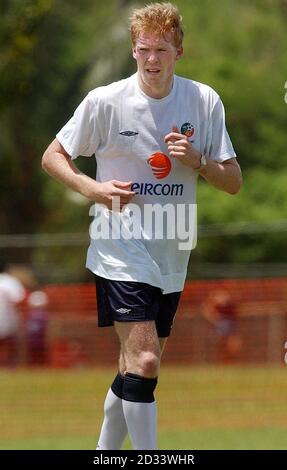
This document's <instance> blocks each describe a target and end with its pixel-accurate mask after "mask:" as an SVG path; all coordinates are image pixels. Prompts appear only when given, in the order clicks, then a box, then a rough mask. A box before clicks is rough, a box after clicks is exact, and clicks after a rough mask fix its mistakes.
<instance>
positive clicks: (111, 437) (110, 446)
mask: <svg viewBox="0 0 287 470" xmlns="http://www.w3.org/2000/svg"><path fill="white" fill-rule="evenodd" d="M104 412H105V417H104V422H103V425H102V429H101V433H100V437H99V442H98V445H97V450H119V449H120V448H121V447H122V445H123V442H124V440H125V437H126V435H127V432H128V430H127V425H126V421H125V417H124V413H123V403H122V400H121V398H119V397H117V396H116V395H115V394H114V392H113V391H112V390H111V389H109V391H108V393H107V396H106V399H105V404H104Z"/></svg>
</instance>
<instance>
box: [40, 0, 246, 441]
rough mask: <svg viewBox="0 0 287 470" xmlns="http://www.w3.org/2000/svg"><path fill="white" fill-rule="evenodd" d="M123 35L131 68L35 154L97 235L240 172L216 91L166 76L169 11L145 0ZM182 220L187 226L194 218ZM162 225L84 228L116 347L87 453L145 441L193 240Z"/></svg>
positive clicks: (175, 17)
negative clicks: (72, 194) (88, 205)
mask: <svg viewBox="0 0 287 470" xmlns="http://www.w3.org/2000/svg"><path fill="white" fill-rule="evenodd" d="M130 32H131V39H132V54H133V57H134V59H135V60H136V63H137V73H135V74H133V75H132V76H130V77H128V78H127V79H124V80H121V81H118V82H116V83H112V84H110V85H108V86H102V87H99V88H97V89H95V90H92V91H91V92H90V93H89V94H88V95H87V96H86V98H85V99H84V100H83V101H82V103H81V104H80V105H79V106H78V108H77V109H76V111H75V113H74V115H73V117H72V118H71V119H70V120H69V121H68V123H67V124H66V125H65V126H64V127H63V128H62V129H61V130H60V132H58V133H57V135H56V138H55V139H54V140H53V142H52V143H51V144H50V145H49V147H48V148H47V150H46V151H45V153H44V155H43V158H42V166H43V168H44V170H45V171H47V172H48V173H49V174H50V175H51V176H53V177H54V178H56V179H57V180H58V181H60V182H62V183H64V184H65V185H66V186H67V187H69V188H70V189H73V190H74V191H77V192H79V193H80V194H82V195H83V196H85V197H87V198H88V199H89V200H91V201H93V202H95V203H96V204H95V205H94V209H95V211H97V215H100V219H101V220H102V221H103V223H102V226H101V227H100V230H102V232H103V230H104V228H105V227H110V226H111V225H112V223H113V220H119V219H120V221H121V222H122V226H128V227H130V226H131V225H134V226H136V227H138V228H139V231H140V232H141V233H143V234H144V235H145V230H144V228H145V222H143V220H142V217H143V216H144V209H145V208H146V207H147V206H148V205H151V206H152V207H154V206H155V205H156V204H159V205H160V206H161V207H166V205H167V204H169V205H171V206H172V208H178V206H181V208H182V207H183V208H184V210H185V209H187V208H189V209H190V208H194V205H195V202H196V182H197V179H198V176H199V175H200V176H202V177H203V178H204V179H205V180H206V181H207V182H208V183H210V184H211V185H213V186H214V187H216V188H217V189H220V190H222V191H225V192H227V193H229V194H236V193H237V192H238V191H239V189H240V186H241V171H240V167H239V165H238V163H237V159H236V154H235V152H234V149H233V147H232V144H231V141H230V138H229V136H228V133H227V130H226V126H225V114H224V107H223V104H222V101H221V99H220V97H219V95H218V94H217V93H216V92H215V91H214V90H212V89H211V88H210V87H209V86H207V85H203V84H201V83H198V82H195V81H193V80H189V79H185V78H182V77H179V76H177V75H175V74H174V71H175V66H176V62H177V60H179V59H180V58H181V57H182V55H183V47H182V41H183V29H182V18H181V16H180V14H179V12H178V9H177V7H176V6H174V5H172V4H170V3H162V4H160V3H151V4H148V5H147V6H146V7H143V8H139V9H136V10H134V12H133V14H132V16H131V19H130ZM80 155H83V156H87V157H91V156H93V155H95V156H96V159H97V178H96V180H95V179H93V178H91V177H89V176H88V175H85V174H83V173H82V172H81V171H80V170H79V169H78V168H77V166H76V165H75V164H74V162H73V160H74V159H76V158H77V157H78V156H80ZM175 188H177V189H176V190H175ZM115 200H117V202H119V206H118V208H117V209H115V207H114V205H113V202H114V201H115ZM131 202H132V203H133V204H134V205H135V204H136V205H137V208H138V209H139V210H140V214H141V215H140V216H139V217H137V215H138V213H139V212H138V211H137V214H136V215H135V216H134V215H133V212H132V210H131V209H130V208H129V203H131ZM133 207H135V206H133ZM95 219H96V217H95ZM179 219H180V221H178V220H177V222H173V224H172V223H169V225H174V226H177V225H179V222H181V221H182V218H180V217H179ZM188 222H189V228H190V232H192V233H194V232H193V229H194V228H195V226H196V224H195V223H194V218H193V220H190V219H189V221H188ZM115 223H116V222H115ZM164 228H165V231H164V234H163V237H160V239H159V238H158V237H156V235H157V234H155V232H152V234H151V235H150V234H148V236H147V237H145V236H142V237H140V238H137V237H130V238H128V237H124V235H123V234H121V236H120V237H119V238H118V237H117V238H115V237H112V236H109V237H106V236H102V237H93V236H92V234H91V243H90V247H89V250H88V256H87V264H86V266H87V267H88V269H90V270H91V271H92V272H93V273H94V275H95V281H96V287H97V303H98V322H99V326H100V327H105V326H114V327H115V330H116V332H117V335H118V337H119V340H120V344H121V352H120V360H119V372H118V374H117V376H116V378H115V380H114V382H113V384H112V386H111V388H110V389H109V391H108V394H107V397H106V400H105V404H104V422H103V425H102V429H101V433H100V437H99V441H98V447H97V448H98V449H99V450H109V449H120V448H121V446H122V443H123V441H124V439H125V437H126V435H127V433H129V435H130V438H131V441H132V444H133V447H134V448H135V449H156V447H157V444H156V441H157V432H156V426H157V407H156V401H155V398H154V391H155V388H156V386H157V381H158V375H159V369H160V360H161V355H162V352H163V349H164V346H165V344H166V341H167V339H168V337H169V335H170V332H171V328H172V324H173V321H174V318H175V313H176V310H177V306H178V303H179V299H180V295H181V292H182V290H183V288H184V282H185V277H186V273H187V265H188V259H189V255H190V251H191V249H192V248H193V247H194V244H193V242H195V239H194V238H193V239H192V246H190V248H189V249H185V250H181V248H180V247H179V242H180V237H179V236H178V234H177V235H176V236H174V237H173V239H171V238H170V237H168V236H167V228H166V227H164ZM104 235H106V233H105V234H104Z"/></svg>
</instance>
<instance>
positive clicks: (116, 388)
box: [111, 373, 124, 398]
mask: <svg viewBox="0 0 287 470" xmlns="http://www.w3.org/2000/svg"><path fill="white" fill-rule="evenodd" d="M123 386H124V375H121V374H120V373H118V374H117V376H116V378H115V380H114V381H113V383H112V385H111V389H112V391H113V392H114V394H115V395H116V396H117V397H118V398H123Z"/></svg>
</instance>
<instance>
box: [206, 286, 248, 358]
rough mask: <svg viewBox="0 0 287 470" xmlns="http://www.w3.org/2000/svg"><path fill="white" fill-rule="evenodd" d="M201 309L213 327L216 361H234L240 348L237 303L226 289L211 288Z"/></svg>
mask: <svg viewBox="0 0 287 470" xmlns="http://www.w3.org/2000/svg"><path fill="white" fill-rule="evenodd" d="M201 311H202V315H203V316H204V318H206V319H207V320H208V322H209V323H210V324H211V325H213V326H214V329H215V333H216V338H217V361H218V362H220V363H224V364H231V363H234V362H236V361H237V360H238V357H239V354H240V351H241V348H242V340H241V336H240V332H239V322H238V310H237V305H236V302H235V300H234V299H233V297H232V295H231V294H230V292H229V291H228V290H227V289H216V290H213V291H212V292H210V294H209V295H208V297H207V299H206V301H205V302H204V303H203V305H202V310H201Z"/></svg>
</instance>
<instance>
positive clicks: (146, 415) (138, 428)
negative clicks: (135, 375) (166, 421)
mask: <svg viewBox="0 0 287 470" xmlns="http://www.w3.org/2000/svg"><path fill="white" fill-rule="evenodd" d="M122 402H123V403H122V404H123V411H124V415H125V419H126V423H127V427H128V431H129V435H130V438H131V441H132V444H133V448H134V449H140V450H151V449H156V448H157V442H156V428H157V424H156V423H157V408H156V402H155V401H153V402H152V403H139V402H133V401H126V400H122Z"/></svg>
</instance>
